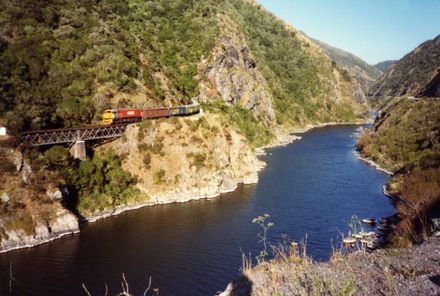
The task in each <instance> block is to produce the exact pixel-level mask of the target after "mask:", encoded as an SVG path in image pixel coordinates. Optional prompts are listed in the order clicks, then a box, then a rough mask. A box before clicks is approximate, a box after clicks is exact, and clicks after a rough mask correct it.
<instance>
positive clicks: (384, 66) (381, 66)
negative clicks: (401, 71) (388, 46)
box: [374, 60, 397, 72]
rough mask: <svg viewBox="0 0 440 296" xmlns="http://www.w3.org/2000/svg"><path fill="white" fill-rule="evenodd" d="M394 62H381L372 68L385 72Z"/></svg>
mask: <svg viewBox="0 0 440 296" xmlns="http://www.w3.org/2000/svg"><path fill="white" fill-rule="evenodd" d="M396 62H397V61H396V60H388V61H383V62H380V63H377V64H376V65H374V67H376V68H377V69H379V70H380V71H382V72H385V71H386V70H388V69H389V68H390V67H391V66H392V65H394V64H395V63H396Z"/></svg>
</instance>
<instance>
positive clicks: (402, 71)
mask: <svg viewBox="0 0 440 296" xmlns="http://www.w3.org/2000/svg"><path fill="white" fill-rule="evenodd" d="M368 94H369V95H370V96H373V97H385V96H392V97H396V96H415V97H440V35H439V36H437V37H436V38H434V39H432V40H429V41H426V42H424V43H423V44H421V45H419V46H418V47H417V48H416V49H414V50H413V51H412V52H410V53H408V54H407V55H405V56H404V57H403V58H402V59H400V60H399V61H398V62H396V63H395V64H394V65H392V66H391V67H390V68H389V69H388V70H387V71H386V72H385V73H384V74H383V75H382V76H381V77H380V78H379V79H378V80H377V81H376V82H375V84H374V85H373V86H372V87H371V88H370V90H369V92H368Z"/></svg>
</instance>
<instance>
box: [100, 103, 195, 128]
mask: <svg viewBox="0 0 440 296" xmlns="http://www.w3.org/2000/svg"><path fill="white" fill-rule="evenodd" d="M199 112H200V105H199V104H190V105H182V106H173V107H163V108H155V109H136V108H133V109H106V110H104V113H103V114H102V123H103V124H104V125H111V124H120V123H133V122H139V121H142V120H144V119H149V118H161V117H170V116H185V115H191V114H196V113H199Z"/></svg>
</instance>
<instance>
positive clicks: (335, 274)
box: [220, 238, 440, 296]
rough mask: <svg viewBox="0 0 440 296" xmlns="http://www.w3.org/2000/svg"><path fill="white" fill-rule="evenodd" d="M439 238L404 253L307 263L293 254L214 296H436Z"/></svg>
mask: <svg viewBox="0 0 440 296" xmlns="http://www.w3.org/2000/svg"><path fill="white" fill-rule="evenodd" d="M439 259H440V238H432V239H430V240H429V241H427V242H425V243H423V244H422V245H418V246H414V247H411V248H408V249H386V250H378V251H376V252H374V253H373V254H368V253H365V252H357V253H354V254H349V255H341V254H335V256H333V258H332V260H331V261H330V262H318V263H313V262H311V261H310V260H309V259H307V258H305V257H303V256H299V255H298V254H297V253H296V252H294V253H292V254H289V255H286V256H282V257H280V258H278V259H277V260H273V261H270V262H264V263H262V264H259V265H258V266H257V267H255V268H252V269H249V270H246V271H245V272H244V273H243V277H242V278H241V279H240V280H237V281H235V282H233V283H231V284H230V285H229V286H228V288H227V289H226V290H225V292H223V293H222V294H220V296H233V295H235V296H251V295H259V296H266V295H267V296H269V295H286V296H287V295H289V296H294V295H295V296H297V295H301V296H302V295H304V296H305V295H330V296H332V295H335V296H336V295H438V294H439V293H440V285H439V281H440V278H439V275H438V274H439V272H440V267H439V265H438V260H439Z"/></svg>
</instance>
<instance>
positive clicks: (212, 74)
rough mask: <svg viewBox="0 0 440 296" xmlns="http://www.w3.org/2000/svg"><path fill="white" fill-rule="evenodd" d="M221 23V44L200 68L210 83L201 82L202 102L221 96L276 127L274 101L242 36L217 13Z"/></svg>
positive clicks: (227, 101) (223, 15) (233, 24)
mask: <svg viewBox="0 0 440 296" xmlns="http://www.w3.org/2000/svg"><path fill="white" fill-rule="evenodd" d="M218 20H219V26H220V37H219V43H218V44H217V46H216V47H215V48H214V49H213V50H212V52H211V55H210V57H209V58H207V59H206V60H202V62H201V63H200V65H199V68H200V71H201V72H202V75H203V76H204V77H205V78H206V79H207V81H208V82H209V83H207V82H206V81H203V80H202V81H201V83H200V85H201V87H200V89H201V94H200V97H199V98H200V101H201V102H209V101H210V100H213V99H216V98H218V97H220V98H221V99H222V100H223V101H224V102H226V103H228V104H230V105H239V106H241V107H243V108H246V109H249V110H252V111H253V112H254V113H255V114H256V115H261V116H262V117H263V118H265V119H266V120H267V121H268V122H270V123H271V124H272V125H273V124H274V123H275V112H274V110H273V108H272V101H273V98H272V95H271V93H270V91H269V88H268V86H267V83H266V80H265V78H264V76H263V75H262V74H261V73H260V71H259V70H258V65H257V62H256V60H255V57H253V55H252V53H251V51H250V48H249V46H248V45H247V44H246V40H245V37H244V35H243V33H242V32H240V31H239V29H238V28H237V26H236V24H235V23H234V22H233V21H232V20H231V18H230V17H229V16H227V15H225V14H218Z"/></svg>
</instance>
